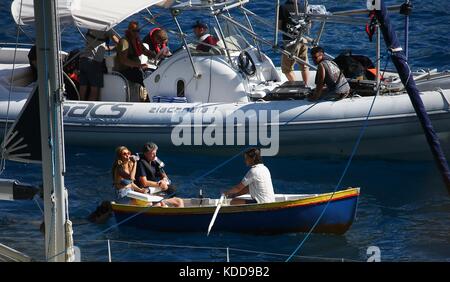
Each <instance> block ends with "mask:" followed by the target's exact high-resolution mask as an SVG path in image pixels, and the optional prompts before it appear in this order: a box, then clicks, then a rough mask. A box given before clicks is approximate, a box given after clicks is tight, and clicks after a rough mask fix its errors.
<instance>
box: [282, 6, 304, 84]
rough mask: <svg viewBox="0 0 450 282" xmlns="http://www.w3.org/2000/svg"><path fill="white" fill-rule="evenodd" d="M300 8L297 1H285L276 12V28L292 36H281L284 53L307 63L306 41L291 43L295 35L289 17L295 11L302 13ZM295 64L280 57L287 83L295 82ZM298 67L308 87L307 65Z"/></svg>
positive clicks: (283, 56)
mask: <svg viewBox="0 0 450 282" xmlns="http://www.w3.org/2000/svg"><path fill="white" fill-rule="evenodd" d="M296 5H297V7H296ZM302 6H303V5H302ZM302 6H300V5H298V1H297V0H287V1H286V2H285V3H284V4H283V5H281V6H280V9H279V11H278V14H279V20H278V26H279V27H280V29H281V30H282V31H283V32H285V33H287V34H290V35H291V36H292V38H291V36H288V35H286V34H283V48H284V49H285V50H286V51H289V52H291V54H292V55H294V56H297V57H299V58H300V59H302V60H303V61H306V62H308V47H307V46H306V43H307V41H306V39H305V38H303V37H302V38H301V39H300V40H297V41H295V42H294V43H292V41H293V40H294V38H295V37H296V35H295V34H292V32H293V30H292V26H293V25H294V24H293V22H292V19H291V17H292V16H294V15H295V14H296V13H297V11H298V12H299V13H303V12H304V8H302ZM295 63H296V62H295V60H294V59H292V58H290V57H289V56H287V55H285V54H282V55H281V71H282V72H283V73H284V75H285V76H286V78H287V79H288V80H289V81H295V74H294V66H295ZM299 66H300V71H301V73H302V79H303V81H304V83H305V86H306V85H308V77H309V68H308V66H307V65H302V64H300V65H299Z"/></svg>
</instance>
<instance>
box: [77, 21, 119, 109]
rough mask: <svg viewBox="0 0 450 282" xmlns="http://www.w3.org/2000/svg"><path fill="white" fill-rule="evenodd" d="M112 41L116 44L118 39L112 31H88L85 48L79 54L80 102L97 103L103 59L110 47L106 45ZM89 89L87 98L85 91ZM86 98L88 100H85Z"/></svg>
mask: <svg viewBox="0 0 450 282" xmlns="http://www.w3.org/2000/svg"><path fill="white" fill-rule="evenodd" d="M109 39H112V40H113V41H114V42H115V43H116V44H117V43H119V38H118V37H117V36H116V35H114V34H113V32H112V30H109V31H98V30H91V29H89V30H88V32H87V33H86V46H85V47H84V49H83V50H82V51H81V54H80V100H90V101H97V100H98V99H99V95H100V88H103V59H104V56H105V51H106V50H109V49H110V47H109V46H108V45H106V43H107V42H108V41H109ZM88 87H89V98H88V97H87V90H88ZM87 98H88V99H87Z"/></svg>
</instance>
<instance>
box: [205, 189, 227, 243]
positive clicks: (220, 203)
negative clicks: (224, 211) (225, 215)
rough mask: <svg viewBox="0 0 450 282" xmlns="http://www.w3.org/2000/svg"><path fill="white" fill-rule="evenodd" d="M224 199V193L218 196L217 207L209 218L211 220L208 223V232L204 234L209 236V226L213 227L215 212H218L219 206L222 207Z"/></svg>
mask: <svg viewBox="0 0 450 282" xmlns="http://www.w3.org/2000/svg"><path fill="white" fill-rule="evenodd" d="M224 199H225V194H222V196H220V199H219V202H218V203H217V207H216V210H215V211H214V214H213V217H212V218H211V222H210V223H209V226H208V234H207V235H206V236H209V232H210V231H211V228H212V227H213V225H214V222H215V221H216V217H217V214H218V213H219V210H220V207H222V202H223V200H224Z"/></svg>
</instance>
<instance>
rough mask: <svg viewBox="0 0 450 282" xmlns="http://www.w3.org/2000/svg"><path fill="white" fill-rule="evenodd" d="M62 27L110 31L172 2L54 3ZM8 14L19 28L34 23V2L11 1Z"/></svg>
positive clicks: (88, 0)
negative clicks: (146, 10)
mask: <svg viewBox="0 0 450 282" xmlns="http://www.w3.org/2000/svg"><path fill="white" fill-rule="evenodd" d="M56 1H57V9H58V17H59V18H60V22H61V24H75V25H77V26H79V27H81V28H90V29H94V30H109V29H111V28H113V27H114V26H116V25H117V24H119V23H120V22H122V21H123V20H125V19H126V18H128V17H129V16H131V15H133V14H135V13H137V12H139V11H141V10H143V9H145V8H147V7H150V6H153V5H158V6H162V7H165V8H168V7H170V6H171V5H172V3H173V2H174V0H56ZM11 14H12V16H13V18H14V20H15V22H16V23H17V24H19V25H30V24H34V6H33V0H14V1H13V3H12V4H11Z"/></svg>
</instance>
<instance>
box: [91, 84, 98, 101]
mask: <svg viewBox="0 0 450 282" xmlns="http://www.w3.org/2000/svg"><path fill="white" fill-rule="evenodd" d="M99 94H100V88H98V87H94V86H91V91H90V93H89V101H98V98H99Z"/></svg>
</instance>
